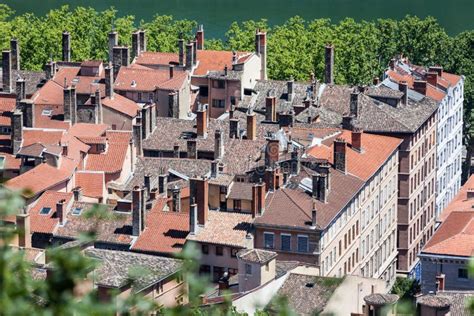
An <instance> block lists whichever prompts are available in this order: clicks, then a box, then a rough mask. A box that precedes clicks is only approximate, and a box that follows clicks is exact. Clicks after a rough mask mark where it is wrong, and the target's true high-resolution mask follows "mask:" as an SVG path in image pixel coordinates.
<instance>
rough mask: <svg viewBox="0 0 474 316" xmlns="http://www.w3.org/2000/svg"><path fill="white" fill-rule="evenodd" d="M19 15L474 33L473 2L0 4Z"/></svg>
mask: <svg viewBox="0 0 474 316" xmlns="http://www.w3.org/2000/svg"><path fill="white" fill-rule="evenodd" d="M0 3H6V4H7V5H9V6H10V7H11V8H12V9H14V10H15V11H16V13H17V14H21V13H25V12H33V13H35V14H38V15H43V14H45V13H47V12H48V11H49V10H50V9H54V8H57V7H58V6H60V5H63V4H69V5H71V6H72V7H75V6H90V7H94V8H95V9H97V10H103V9H105V8H108V7H110V6H114V7H115V8H116V9H117V10H118V11H119V15H128V14H131V15H134V16H135V17H136V20H137V21H139V20H141V19H144V20H150V19H151V18H152V17H153V15H155V14H160V15H163V14H166V15H173V16H174V17H175V18H177V19H182V18H186V19H191V20H196V21H198V22H199V23H202V24H204V27H205V30H206V37H216V38H222V37H223V36H224V33H225V31H226V30H227V28H228V27H229V24H230V23H231V22H232V21H245V20H249V19H254V20H255V19H260V18H266V19H268V21H269V23H270V24H271V25H274V24H281V23H283V22H284V21H286V20H287V19H288V18H289V17H292V16H295V15H299V16H302V17H303V18H305V19H308V20H309V19H315V18H330V19H331V20H332V21H333V22H337V21H339V20H341V19H343V18H345V17H352V18H354V19H355V20H357V21H360V20H368V21H371V20H375V19H378V18H393V19H401V18H403V17H404V16H405V15H406V14H411V15H416V16H419V17H426V16H428V15H431V16H434V17H435V18H436V19H438V21H439V23H440V24H441V25H442V26H443V27H444V28H445V29H446V31H447V32H448V33H449V34H450V35H455V34H457V33H459V32H462V31H464V30H472V29H474V0H449V1H446V0H395V1H393V0H392V1H389V0H385V1H384V0H118V1H117V0H116V1H112V0H74V1H71V0H69V1H68V0H0Z"/></svg>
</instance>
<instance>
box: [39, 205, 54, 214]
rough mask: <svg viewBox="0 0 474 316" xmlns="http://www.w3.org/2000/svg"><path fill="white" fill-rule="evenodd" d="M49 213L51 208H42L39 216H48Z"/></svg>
mask: <svg viewBox="0 0 474 316" xmlns="http://www.w3.org/2000/svg"><path fill="white" fill-rule="evenodd" d="M50 212H51V207H43V208H42V209H41V210H40V214H41V215H48V214H49V213H50Z"/></svg>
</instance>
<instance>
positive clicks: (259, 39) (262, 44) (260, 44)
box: [255, 29, 267, 80]
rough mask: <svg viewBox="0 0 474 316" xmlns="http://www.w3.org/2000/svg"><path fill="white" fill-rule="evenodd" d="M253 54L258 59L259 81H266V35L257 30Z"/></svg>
mask: <svg viewBox="0 0 474 316" xmlns="http://www.w3.org/2000/svg"><path fill="white" fill-rule="evenodd" d="M255 52H256V53H257V56H259V57H260V68H261V69H260V80H267V33H266V32H261V31H260V30H258V29H257V32H256V34H255Z"/></svg>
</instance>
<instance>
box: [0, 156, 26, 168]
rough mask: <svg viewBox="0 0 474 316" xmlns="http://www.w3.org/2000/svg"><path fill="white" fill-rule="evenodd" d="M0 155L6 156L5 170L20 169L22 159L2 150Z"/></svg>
mask: <svg viewBox="0 0 474 316" xmlns="http://www.w3.org/2000/svg"><path fill="white" fill-rule="evenodd" d="M0 157H5V161H4V164H3V170H19V169H20V167H21V159H20V158H16V156H14V155H12V154H11V153H7V152H0Z"/></svg>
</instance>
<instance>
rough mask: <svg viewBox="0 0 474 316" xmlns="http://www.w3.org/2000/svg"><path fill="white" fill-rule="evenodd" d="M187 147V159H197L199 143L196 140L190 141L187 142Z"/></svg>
mask: <svg viewBox="0 0 474 316" xmlns="http://www.w3.org/2000/svg"><path fill="white" fill-rule="evenodd" d="M186 146H187V158H188V159H197V158H198V157H197V142H196V139H188V140H187V142H186Z"/></svg>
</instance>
